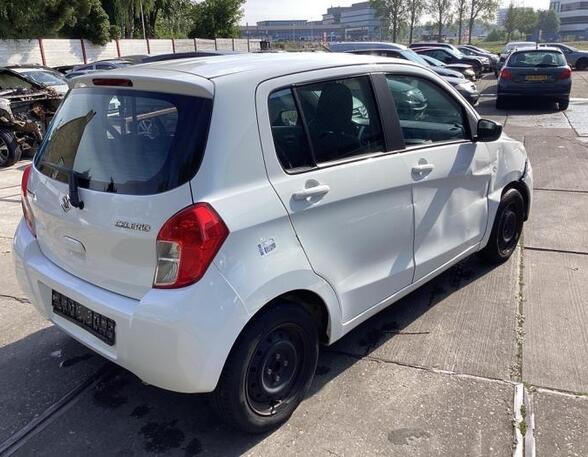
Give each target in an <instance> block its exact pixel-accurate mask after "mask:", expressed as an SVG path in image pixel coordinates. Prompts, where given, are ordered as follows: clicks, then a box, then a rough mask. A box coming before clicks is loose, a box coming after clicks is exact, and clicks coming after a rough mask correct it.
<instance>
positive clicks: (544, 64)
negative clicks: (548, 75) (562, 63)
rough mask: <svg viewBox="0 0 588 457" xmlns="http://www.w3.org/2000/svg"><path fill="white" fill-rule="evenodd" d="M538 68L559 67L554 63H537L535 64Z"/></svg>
mask: <svg viewBox="0 0 588 457" xmlns="http://www.w3.org/2000/svg"><path fill="white" fill-rule="evenodd" d="M537 66H538V67H559V65H557V64H554V63H539V64H537Z"/></svg>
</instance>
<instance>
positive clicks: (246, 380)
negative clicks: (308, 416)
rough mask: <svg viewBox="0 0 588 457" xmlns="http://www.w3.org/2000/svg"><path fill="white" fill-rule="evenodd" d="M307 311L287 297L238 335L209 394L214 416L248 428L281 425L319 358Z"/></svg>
mask: <svg viewBox="0 0 588 457" xmlns="http://www.w3.org/2000/svg"><path fill="white" fill-rule="evenodd" d="M318 352H319V338H318V332H317V326H316V323H315V321H314V319H313V317H312V315H311V314H310V313H309V312H308V311H307V310H306V309H304V308H303V307H302V306H299V305H297V304H295V303H291V302H286V301H284V302H281V303H279V304H277V305H275V306H271V307H270V308H268V309H267V310H266V311H262V314H261V315H259V316H257V317H255V318H254V320H253V321H252V322H251V323H249V324H248V326H247V327H246V328H245V330H244V331H243V333H242V334H241V335H240V336H239V338H238V340H237V342H236V343H235V346H234V347H233V349H232V350H231V353H230V354H229V357H228V358H227V361H226V363H225V366H224V368H223V372H222V374H221V378H220V380H219V383H218V385H217V387H216V390H215V391H214V392H213V394H212V399H213V404H214V407H215V409H216V411H217V413H218V415H219V417H220V418H221V419H222V420H224V421H225V422H227V423H228V424H229V425H231V426H232V427H234V428H236V429H239V430H242V431H244V432H247V433H263V432H266V431H269V430H272V429H274V428H275V427H277V426H279V425H281V424H283V423H284V422H286V421H287V420H288V418H289V417H290V416H291V415H292V413H293V412H294V410H295V409H296V408H297V407H298V405H299V403H300V402H301V401H302V399H303V398H304V396H305V394H306V392H307V391H308V389H309V387H310V384H311V383H312V379H313V377H314V372H315V369H316V364H317V360H318Z"/></svg>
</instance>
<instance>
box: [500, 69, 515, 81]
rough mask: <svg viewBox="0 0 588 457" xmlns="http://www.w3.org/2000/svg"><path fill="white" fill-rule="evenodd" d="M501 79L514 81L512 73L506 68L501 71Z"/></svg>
mask: <svg viewBox="0 0 588 457" xmlns="http://www.w3.org/2000/svg"><path fill="white" fill-rule="evenodd" d="M500 79H505V80H511V79H512V73H511V71H510V70H507V69H506V68H503V69H502V70H501V71H500Z"/></svg>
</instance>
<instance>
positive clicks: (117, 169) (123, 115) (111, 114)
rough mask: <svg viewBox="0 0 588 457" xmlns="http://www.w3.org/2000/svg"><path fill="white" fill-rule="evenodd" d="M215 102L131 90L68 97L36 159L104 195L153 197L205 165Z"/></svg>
mask: <svg viewBox="0 0 588 457" xmlns="http://www.w3.org/2000/svg"><path fill="white" fill-rule="evenodd" d="M211 110H212V100H209V99H205V98H198V97H191V96H185V95H175V94H163V93H155V92H143V91H136V90H129V89H112V88H82V89H74V90H72V91H71V92H70V94H69V95H68V96H67V98H66V99H65V101H64V102H63V104H62V106H61V107H60V108H59V111H58V112H57V114H56V115H55V118H54V119H53V121H52V124H51V127H50V129H49V131H48V132H47V135H46V137H45V140H44V142H43V144H42V145H41V148H40V150H39V153H38V154H37V156H36V158H35V166H36V167H37V169H38V170H39V171H40V172H41V173H43V174H45V175H46V176H49V177H51V178H53V179H56V180H58V181H61V182H64V183H67V182H69V176H70V175H71V174H72V172H73V173H75V175H76V177H77V178H78V179H77V180H78V185H79V186H80V187H83V188H87V189H92V190H96V191H101V192H111V193H120V194H131V195H148V194H156V193H160V192H165V191H167V190H170V189H173V188H175V187H178V186H180V185H182V184H184V183H185V182H187V181H189V180H190V179H191V178H192V177H194V175H195V174H196V171H197V169H198V167H199V165H200V161H201V159H202V154H203V151H204V147H205V143H206V136H207V133H208V127H209V123H210V115H211Z"/></svg>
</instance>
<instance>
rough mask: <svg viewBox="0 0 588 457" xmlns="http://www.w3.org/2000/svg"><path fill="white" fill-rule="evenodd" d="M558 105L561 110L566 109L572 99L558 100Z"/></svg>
mask: <svg viewBox="0 0 588 457" xmlns="http://www.w3.org/2000/svg"><path fill="white" fill-rule="evenodd" d="M557 106H558V108H559V110H560V111H565V110H567V109H568V106H570V99H569V98H568V99H563V100H560V101H558V102H557Z"/></svg>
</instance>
